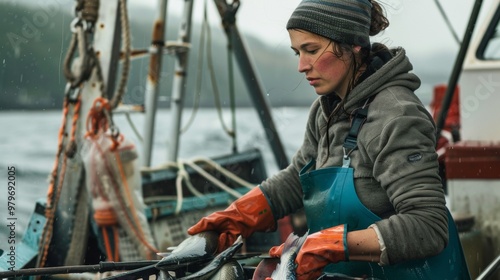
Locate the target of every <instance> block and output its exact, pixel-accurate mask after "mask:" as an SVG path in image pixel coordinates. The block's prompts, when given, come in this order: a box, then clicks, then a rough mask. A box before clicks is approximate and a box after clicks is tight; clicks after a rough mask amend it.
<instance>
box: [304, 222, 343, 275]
mask: <svg viewBox="0 0 500 280" xmlns="http://www.w3.org/2000/svg"><path fill="white" fill-rule="evenodd" d="M346 230H347V228H346V225H339V226H335V227H332V228H328V229H324V230H321V231H319V232H316V233H313V234H311V235H309V236H307V239H306V240H305V241H304V244H303V245H302V247H301V248H300V251H299V253H298V254H297V258H296V259H295V262H296V263H297V269H296V272H297V279H298V280H308V279H317V278H318V277H319V276H320V275H321V274H322V272H323V268H324V267H325V266H326V265H328V264H330V263H337V262H339V261H347V260H348V258H349V255H348V252H347V231H346Z"/></svg>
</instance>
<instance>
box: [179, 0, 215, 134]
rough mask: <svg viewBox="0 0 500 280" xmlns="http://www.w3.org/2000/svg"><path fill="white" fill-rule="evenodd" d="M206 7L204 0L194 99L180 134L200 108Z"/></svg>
mask: <svg viewBox="0 0 500 280" xmlns="http://www.w3.org/2000/svg"><path fill="white" fill-rule="evenodd" d="M206 7H207V1H206V0H205V10H204V15H203V21H202V23H201V32H200V46H199V48H198V75H196V77H197V78H196V89H195V98H194V101H193V110H192V111H191V115H190V117H189V120H188V121H187V123H186V125H185V126H184V127H183V128H182V129H181V133H184V132H186V131H187V130H188V129H189V127H190V126H191V125H192V124H193V122H194V118H195V117H196V114H197V113H198V109H199V106H200V96H201V83H202V78H203V75H202V69H203V61H204V59H203V58H204V56H203V54H204V53H205V52H204V46H205V29H207V28H209V26H208V22H207V15H206V11H207V9H206Z"/></svg>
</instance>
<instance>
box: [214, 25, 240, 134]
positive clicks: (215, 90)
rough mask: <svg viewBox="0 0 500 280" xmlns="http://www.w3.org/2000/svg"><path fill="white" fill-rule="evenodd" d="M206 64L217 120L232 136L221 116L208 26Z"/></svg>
mask: <svg viewBox="0 0 500 280" xmlns="http://www.w3.org/2000/svg"><path fill="white" fill-rule="evenodd" d="M207 38H208V39H207V40H208V43H207V64H208V68H209V71H208V72H209V73H210V81H211V84H212V90H213V92H214V102H215V107H216V108H217V115H218V117H219V121H220V123H221V126H222V129H223V130H224V131H225V132H226V134H227V135H229V136H230V137H233V136H234V131H232V130H231V129H229V128H228V127H227V126H226V124H225V122H224V118H223V117H222V108H221V103H220V98H219V89H218V87H217V79H216V77H215V69H214V65H213V61H212V44H211V42H212V33H211V32H210V28H207Z"/></svg>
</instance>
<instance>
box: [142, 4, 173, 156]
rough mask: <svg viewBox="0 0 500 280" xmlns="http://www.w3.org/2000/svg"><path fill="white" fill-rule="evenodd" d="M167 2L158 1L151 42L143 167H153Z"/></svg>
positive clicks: (146, 94) (146, 95)
mask: <svg viewBox="0 0 500 280" xmlns="http://www.w3.org/2000/svg"><path fill="white" fill-rule="evenodd" d="M167 2H168V1H167V0H158V16H157V19H156V21H155V23H154V25H153V35H152V42H151V56H150V59H149V74H148V80H147V82H146V93H145V110H146V118H145V125H144V128H145V131H144V142H143V143H144V146H143V149H144V151H143V166H150V165H151V153H152V149H153V139H154V128H155V117H156V107H157V106H156V104H157V101H158V94H159V89H160V87H159V86H158V84H159V80H160V73H161V62H162V54H163V46H164V45H165V42H164V37H165V23H166V17H167Z"/></svg>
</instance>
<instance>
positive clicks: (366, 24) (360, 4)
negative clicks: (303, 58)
mask: <svg viewBox="0 0 500 280" xmlns="http://www.w3.org/2000/svg"><path fill="white" fill-rule="evenodd" d="M371 9H372V4H371V2H370V0H303V1H302V2H300V4H299V5H298V6H297V8H296V9H295V11H294V12H293V13H292V16H291V17H290V19H289V20H288V23H287V25H286V29H302V30H305V31H309V32H312V33H315V34H318V35H321V36H323V37H326V38H329V39H331V40H334V41H337V42H340V43H347V44H352V45H357V46H361V47H368V46H370V38H369V33H370V25H371Z"/></svg>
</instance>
